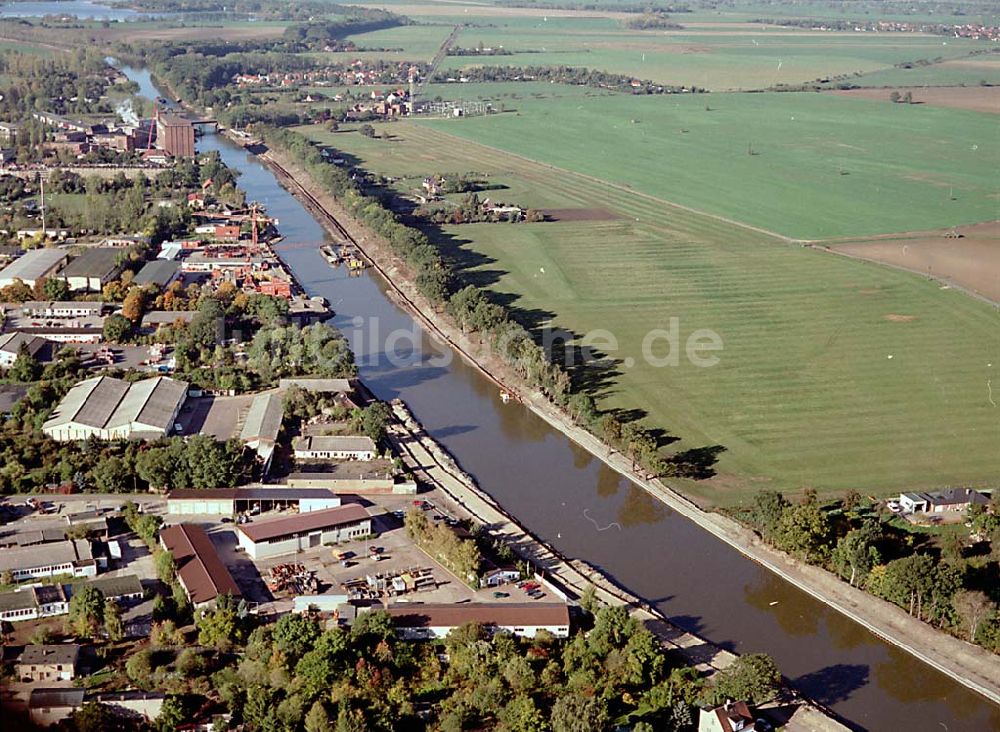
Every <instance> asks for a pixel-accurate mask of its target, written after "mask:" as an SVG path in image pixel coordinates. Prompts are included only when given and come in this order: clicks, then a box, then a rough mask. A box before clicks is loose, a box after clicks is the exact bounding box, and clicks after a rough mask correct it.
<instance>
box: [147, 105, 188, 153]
mask: <svg viewBox="0 0 1000 732" xmlns="http://www.w3.org/2000/svg"><path fill="white" fill-rule="evenodd" d="M156 147H157V148H158V149H159V150H163V152H165V153H166V154H167V155H171V156H173V157H175V158H193V157H194V125H193V124H191V122H190V121H189V120H186V119H184V118H183V117H180V116H178V115H176V114H171V113H169V112H160V113H159V114H157V116H156Z"/></svg>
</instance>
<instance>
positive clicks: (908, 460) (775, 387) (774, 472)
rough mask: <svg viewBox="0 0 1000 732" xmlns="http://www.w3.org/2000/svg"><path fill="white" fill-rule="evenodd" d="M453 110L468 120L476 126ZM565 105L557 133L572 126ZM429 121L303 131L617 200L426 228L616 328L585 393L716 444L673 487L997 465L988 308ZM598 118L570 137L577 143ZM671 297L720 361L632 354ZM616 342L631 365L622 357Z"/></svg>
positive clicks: (987, 471) (578, 313)
mask: <svg viewBox="0 0 1000 732" xmlns="http://www.w3.org/2000/svg"><path fill="white" fill-rule="evenodd" d="M816 98H817V99H819V96H818V95H817V97H816ZM604 101H605V100H603V99H602V100H589V101H588V102H587V104H588V105H589V104H593V103H595V102H597V103H603V102H604ZM671 101H672V100H671ZM701 103H702V104H703V103H704V102H703V101H702V102H701ZM702 113H703V114H704V112H702ZM708 114H709V115H710V114H711V113H708ZM511 119H512V120H513V121H515V122H516V121H517V120H516V118H513V117H512V118H511ZM470 122H471V123H472V124H471V125H469V127H468V129H469V130H472V129H474V128H476V127H479V128H482V127H483V125H481V124H480V122H481V121H480V120H467V121H466V124H467V123H470ZM486 122H489V120H486ZM567 124H568V125H569V127H568V130H567V131H566V132H564V133H563V134H573V133H574V132H575V131H577V129H578V128H577V127H575V125H573V124H572V122H568V123H567ZM438 126H439V125H437V124H435V125H433V128H437V127H438ZM464 126H465V125H464V124H455V125H445V126H443V129H447V130H449V131H456V132H457V131H460V130H461V129H462V128H463V127H464ZM433 128H432V126H431V125H426V124H423V123H413V122H404V123H399V124H393V125H390V126H384V127H381V128H379V131H380V132H384V133H386V134H388V135H391V136H392V140H391V141H387V140H378V139H376V140H371V139H367V138H364V137H362V136H360V135H358V134H357V133H355V132H339V133H329V132H325V131H323V130H321V129H319V128H317V127H316V126H307V127H303V128H300V131H302V132H303V133H304V134H307V135H309V136H310V137H312V138H314V139H318V140H320V141H322V142H324V143H327V144H332V145H335V146H336V147H337V148H338V149H341V150H344V151H345V152H346V153H347V154H349V155H351V156H354V157H355V158H356V159H357V160H358V163H359V164H360V165H362V166H364V167H365V168H368V169H370V170H373V171H376V172H380V173H386V174H392V175H395V176H409V177H404V178H403V179H402V180H399V181H397V183H396V186H397V187H398V188H399V189H400V190H403V191H407V190H412V189H413V188H415V187H419V180H420V177H421V176H422V175H425V174H427V173H433V172H461V171H477V172H478V173H480V174H483V175H486V176H487V178H488V180H489V181H490V182H491V183H495V184H500V185H504V186H507V187H506V188H503V189H500V190H498V191H496V192H495V193H494V192H492V191H491V192H490V193H491V194H493V195H494V196H495V197H497V198H499V199H502V200H506V201H516V202H519V203H521V204H523V205H526V206H532V207H538V208H553V209H564V210H565V209H587V210H592V209H603V210H606V211H608V212H610V213H612V214H614V215H615V216H616V217H617V218H609V217H607V216H604V217H598V218H595V219H593V220H575V221H574V220H564V221H562V222H559V223H555V222H553V223H541V224H518V225H509V224H492V225H491V224H475V225H463V226H446V227H444V229H443V231H442V234H443V236H442V237H441V238H440V240H439V244H440V246H441V247H442V249H443V251H444V252H445V253H446V254H447V255H448V256H449V257H451V258H453V259H454V260H455V261H457V262H459V263H463V264H464V265H465V266H467V267H468V268H469V269H468V272H467V273H466V274H467V276H468V277H469V279H470V280H471V281H473V282H475V283H476V284H478V285H480V286H482V287H485V288H489V289H491V290H493V291H495V292H496V293H498V295H499V296H500V297H502V298H504V299H509V301H510V302H511V304H512V306H513V307H514V308H515V309H519V310H520V311H521V313H522V314H524V315H525V316H526V317H528V318H542V319H543V320H546V319H549V320H550V321H551V322H552V323H553V324H555V325H557V326H559V327H562V328H565V329H567V330H570V331H573V332H575V333H578V334H580V333H586V332H588V331H590V330H593V329H597V328H603V329H606V330H608V331H610V332H611V333H613V334H614V335H615V337H616V338H617V339H618V341H619V350H618V351H617V352H616V353H614V354H613V356H614V357H615V358H616V359H617V360H618V370H619V371H620V373H618V374H615V375H613V377H612V381H611V383H609V384H608V385H606V387H605V388H603V389H601V390H600V392H599V394H600V406H601V407H602V408H622V409H627V410H632V409H639V410H643V411H644V412H646V413H647V418H646V420H647V423H648V424H650V425H655V426H659V427H662V428H664V429H666V430H668V431H669V432H670V433H672V434H674V435H676V436H678V437H681V438H683V439H682V440H681V441H680V442H678V443H675V444H673V445H671V446H669V447H668V448H666V450H667V451H668V452H670V451H675V450H683V449H688V448H694V447H700V446H705V445H715V444H720V445H724V446H725V447H726V452H725V453H723V454H722V456H721V460H720V462H719V466H718V467H719V471H720V475H719V476H718V477H717V478H716V479H713V480H711V481H708V482H704V483H698V484H689V485H686V486H685V487H686V489H687V490H689V491H691V492H692V493H697V494H700V495H703V496H706V497H707V498H708V499H709V500H713V501H719V502H726V501H731V500H737V499H738V498H739V497H740V496H741V495H743V494H744V493H745V491H747V490H756V489H759V488H761V487H773V488H778V489H797V488H801V487H803V486H815V487H817V488H818V489H820V490H821V491H825V492H833V491H841V490H844V489H847V488H858V489H860V490H863V491H867V492H889V491H893V490H898V489H900V488H907V489H909V488H922V487H931V486H940V485H944V484H956V483H970V484H984V483H986V482H988V481H990V480H995V478H996V455H997V454H1000V430H998V429H997V420H998V414H1000V412H998V410H997V408H996V407H994V406H992V404H991V402H990V401H989V394H990V389H992V393H993V395H994V401H996V395H997V394H1000V388H997V386H996V384H997V383H998V382H1000V377H998V373H1000V371H998V369H1000V339H998V338H997V333H998V332H1000V315H998V313H997V311H996V310H995V309H994V308H991V307H990V306H988V305H986V304H984V303H982V302H978V301H975V300H973V299H972V298H969V297H966V296H964V295H962V294H960V293H958V292H956V291H954V290H946V289H941V288H940V287H939V285H938V284H937V283H935V282H932V281H927V280H925V279H923V278H920V277H917V276H913V275H910V274H907V273H904V272H898V271H893V270H890V269H886V268H884V267H881V266H879V265H875V264H870V263H863V262H855V261H851V260H848V259H844V258H840V257H836V256H834V255H830V254H827V253H823V252H818V251H814V250H811V249H807V248H803V247H800V246H796V245H790V244H787V243H783V242H780V241H779V240H776V239H774V238H772V237H769V236H766V235H764V234H760V233H756V232H753V231H748V230H746V229H742V228H739V227H736V226H732V225H729V224H726V223H724V222H721V221H719V220H717V219H713V218H710V217H706V216H702V215H699V214H696V213H692V212H688V211H685V210H682V209H678V208H675V207H673V206H671V205H669V204H668V203H666V202H665V201H662V200H657V199H653V198H649V197H645V196H641V195H637V194H635V193H633V192H630V191H628V190H624V189H622V188H610V187H608V186H607V185H605V184H603V183H601V182H600V181H598V180H594V179H592V178H589V177H586V176H582V175H579V174H576V173H573V172H571V171H568V170H564V169H554V168H551V167H546V166H543V165H538V164H535V163H532V162H529V161H526V160H523V159H521V158H517V157H512V156H510V155H507V154H505V153H503V152H500V151H497V150H494V149H490V148H487V147H483V146H481V145H477V144H475V143H472V142H467V141H463V140H460V139H456V138H455V137H452V136H450V135H444V134H441V133H440V132H438V131H436V129H433ZM535 129H536V130H538V129H539V128H538V127H536V128H535ZM463 134H465V132H463ZM469 134H470V135H471V134H472V133H471V132H470V133H469ZM479 134H480V135H482V139H486V140H492V139H493V138H492V136H491V133H490V132H489V131H486V130H481V131H480V133H479ZM505 134H511V135H512V134H513V132H512V131H509V130H508V131H505ZM539 134H540V135H541V136H542V137H543V138H545V139H549V138H548V137H547V135H546V134H545V133H544V131H540V132H539ZM597 135H598V133H594V135H593V136H591V137H588V138H587V139H588V141H589V142H590V144H591V145H597V144H598V143H596V142H595V139H596V137H597ZM512 139H513V138H505V140H512ZM530 144H535V142H534V141H530ZM538 144H540V145H542V144H544V143H538ZM601 147H604V145H601ZM762 157H763V156H762ZM600 159H601V160H606V159H607V158H604V157H602V158H600ZM630 162H632V163H633V164H635V163H634V160H633V159H631V158H630ZM704 164H705V165H709V164H710V162H709V161H706V162H705V163H704ZM664 170H667V169H664ZM639 172H640V173H646V174H649V171H648V170H647V171H642V170H640V171H639ZM644 180H646V181H649V180H655V177H653V176H652V175H650V177H648V178H645V179H644ZM725 183H726V181H725V179H724V177H723V178H720V179H719V185H720V187H722V186H724V184H725ZM724 197H725V189H724V187H722V188H720V190H719V198H720V200H721V199H724ZM890 213H891V212H890ZM571 218H572V216H567V219H571ZM671 317H677V318H679V322H680V332H681V337H682V338H686V337H687V336H688V335H689V334H690V333H691V332H692V331H693V330H695V329H698V328H710V329H713V330H714V331H716V332H717V333H718V334H719V335H720V336H721V337H722V339H723V341H724V344H725V350H724V351H723V353H722V354H721V362H720V364H719V365H718V366H716V367H713V368H697V367H694V366H692V365H690V364H688V363H687V362H686V361H685V360H684V359H682V360H681V364H680V365H679V366H677V367H665V368H655V367H653V366H650V365H648V364H647V363H645V361H644V360H643V358H642V351H641V342H642V339H643V336H644V335H645V334H646V333H647V332H648V331H649V330H650V329H652V328H666V327H668V324H669V320H670V318H671ZM629 358H631V359H634V360H635V365H634V366H632V367H625V366H624V365H623V364H624V362H625V360H626V359H629Z"/></svg>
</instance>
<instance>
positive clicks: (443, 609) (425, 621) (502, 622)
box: [386, 602, 569, 628]
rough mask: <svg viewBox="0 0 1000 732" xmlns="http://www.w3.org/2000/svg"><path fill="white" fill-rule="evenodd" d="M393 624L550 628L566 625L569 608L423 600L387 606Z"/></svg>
mask: <svg viewBox="0 0 1000 732" xmlns="http://www.w3.org/2000/svg"><path fill="white" fill-rule="evenodd" d="M386 611H387V612H388V613H389V615H390V617H391V618H392V622H393V624H395V625H396V626H398V627H401V628H427V627H431V628H442V627H445V628H446V627H457V626H460V625H463V624H464V623H470V622H474V623H480V624H482V625H497V626H503V627H511V626H515V627H517V626H534V627H542V626H545V627H551V626H557V627H561V626H565V625H569V608H568V607H567V606H566V605H565V604H563V603H553V602H549V603H481V602H468V603H463V604H454V603H424V604H405V605H390V606H389V607H387V608H386Z"/></svg>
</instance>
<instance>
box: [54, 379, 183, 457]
mask: <svg viewBox="0 0 1000 732" xmlns="http://www.w3.org/2000/svg"><path fill="white" fill-rule="evenodd" d="M187 388H188V385H187V382H184V381H176V380H174V379H170V378H168V377H166V376H158V377H155V378H152V379H145V380H143V381H137V382H135V383H132V384H130V383H129V382H127V381H123V380H122V379H114V378H112V377H110V376H98V377H95V378H93V379H87V380H86V381H81V382H80V383H79V384H77V385H76V386H74V387H73V388H72V389H70V390H69V393H68V394H66V396H65V397H63V400H62V401H61V402H59V406H57V407H56V409H55V411H54V412H53V413H52V417H51V418H50V419H49V420H48V421H47V422H46V423H45V424H44V425H42V432H44V433H45V434H47V435H49V436H50V437H52V439H54V440H62V441H66V440H86V439H87V438H89V437H97V438H99V439H102V440H118V439H155V438H157V437H163V436H165V435H168V434H170V433H171V431H172V430H173V426H174V420H175V419H176V418H177V415H178V413H179V412H180V410H181V405H182V404H183V403H184V399H185V398H186V397H187Z"/></svg>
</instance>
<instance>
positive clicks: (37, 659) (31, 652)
mask: <svg viewBox="0 0 1000 732" xmlns="http://www.w3.org/2000/svg"><path fill="white" fill-rule="evenodd" d="M79 657H80V646H78V645H77V644H75V643H63V644H59V645H51V646H25V647H24V651H23V652H22V653H21V657H20V658H19V659H18V660H17V662H18V663H20V664H22V665H25V666H38V665H42V664H45V665H48V664H55V665H61V666H75V665H76V661H77V659H78V658H79Z"/></svg>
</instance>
